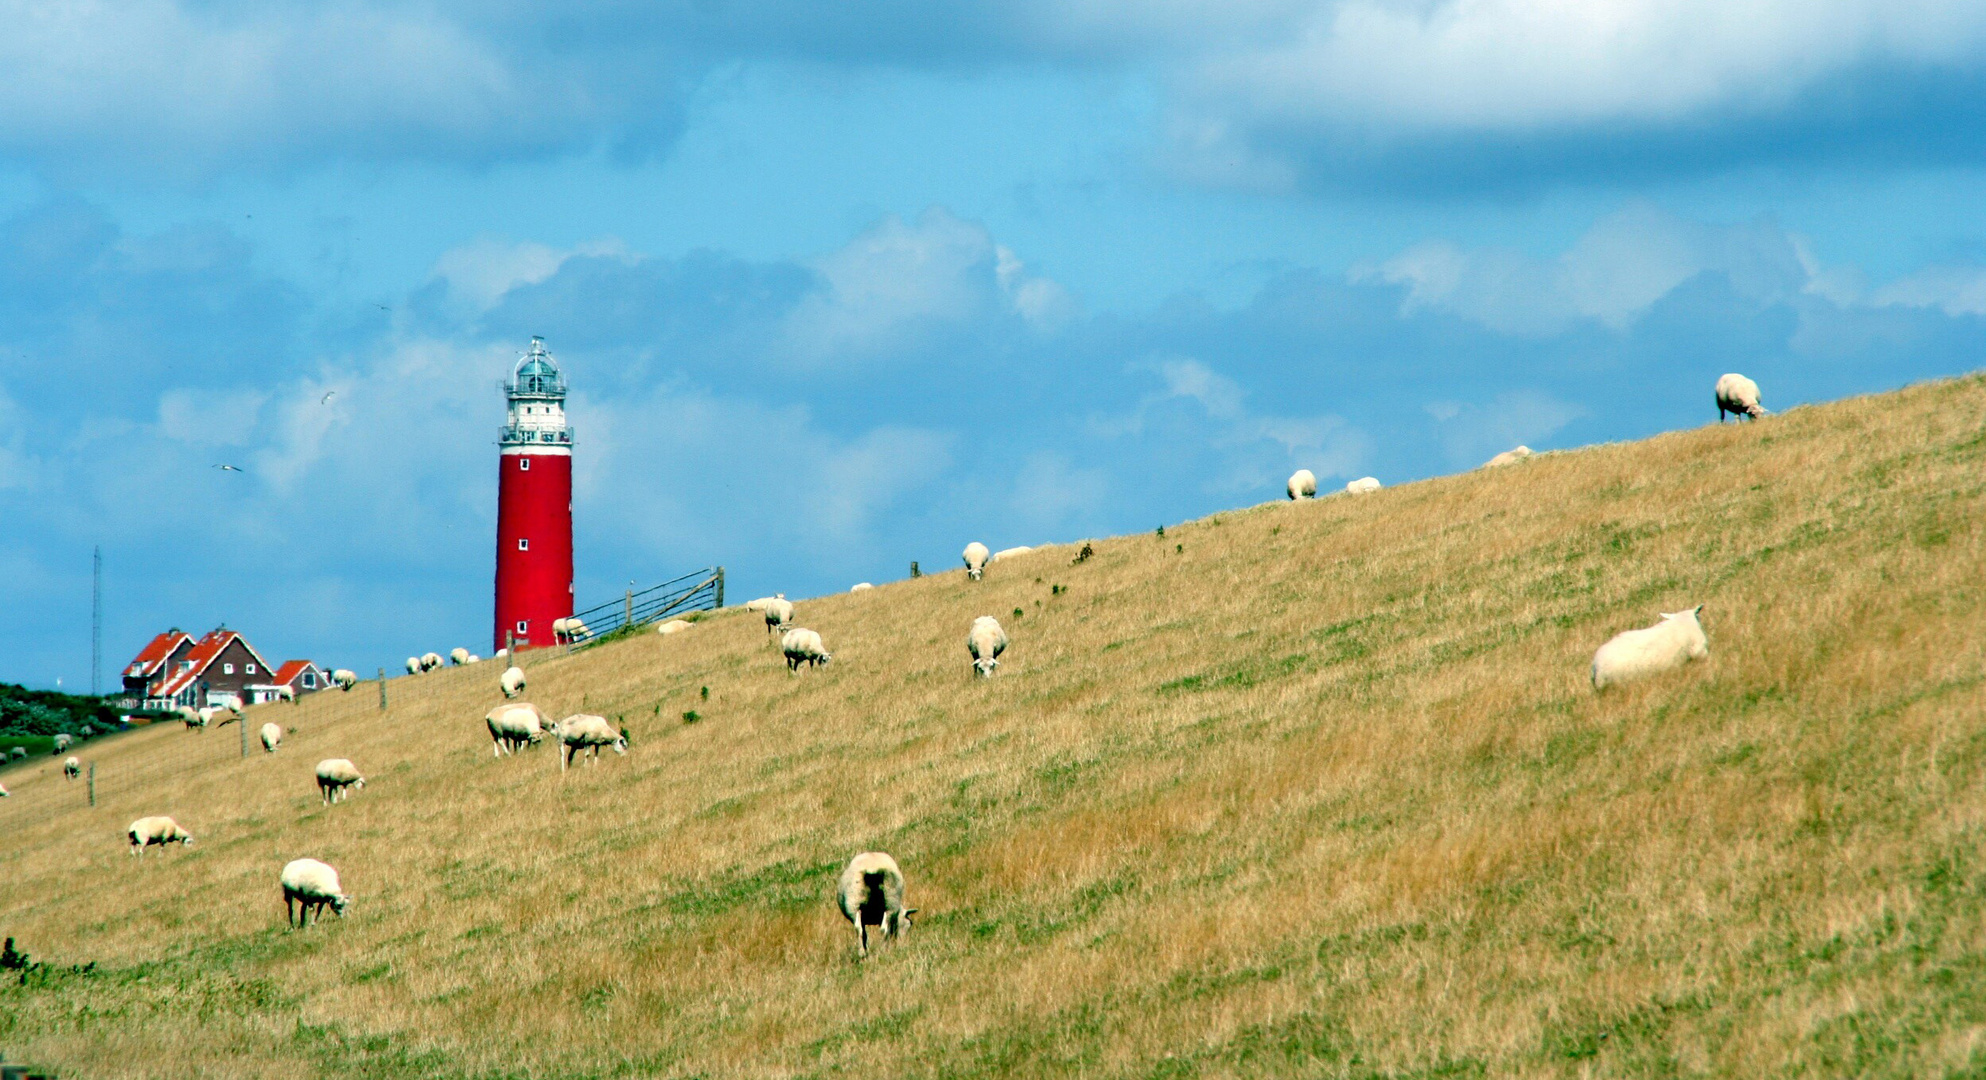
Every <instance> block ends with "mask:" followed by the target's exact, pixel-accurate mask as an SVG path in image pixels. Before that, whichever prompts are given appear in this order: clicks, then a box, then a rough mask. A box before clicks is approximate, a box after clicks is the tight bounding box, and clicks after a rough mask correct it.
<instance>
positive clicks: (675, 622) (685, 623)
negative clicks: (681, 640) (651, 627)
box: [655, 619, 696, 634]
mask: <svg viewBox="0 0 1986 1080" xmlns="http://www.w3.org/2000/svg"><path fill="white" fill-rule="evenodd" d="M695 625H696V624H695V623H693V622H691V621H689V620H688V619H670V620H669V621H668V622H665V623H663V624H662V625H660V626H658V627H656V628H655V632H656V633H658V634H680V633H682V632H683V631H685V630H688V629H689V628H690V627H692V626H695Z"/></svg>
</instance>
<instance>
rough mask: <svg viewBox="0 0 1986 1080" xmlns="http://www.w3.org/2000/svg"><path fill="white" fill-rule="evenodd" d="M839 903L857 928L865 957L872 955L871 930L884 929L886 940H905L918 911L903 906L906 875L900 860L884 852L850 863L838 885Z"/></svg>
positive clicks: (872, 852) (843, 871) (862, 856)
mask: <svg viewBox="0 0 1986 1080" xmlns="http://www.w3.org/2000/svg"><path fill="white" fill-rule="evenodd" d="M835 895H836V899H837V900H838V901H839V903H840V906H841V914H842V917H843V918H846V919H847V920H848V921H849V922H852V923H854V924H855V939H856V942H857V943H858V944H859V945H860V947H861V954H860V955H862V956H864V957H866V956H868V955H869V928H870V927H871V926H878V927H881V928H882V931H883V937H884V938H886V939H888V938H897V937H901V936H902V935H903V934H904V932H905V931H907V930H909V929H910V917H911V916H912V915H915V914H917V909H916V908H907V907H904V906H903V871H902V870H899V869H897V865H896V860H895V859H892V858H890V857H889V856H888V855H885V854H883V853H882V852H880V851H865V852H863V853H862V854H860V855H857V856H855V857H854V858H853V859H850V860H848V866H847V868H846V869H844V870H842V872H841V880H840V881H839V882H838V883H836V887H835Z"/></svg>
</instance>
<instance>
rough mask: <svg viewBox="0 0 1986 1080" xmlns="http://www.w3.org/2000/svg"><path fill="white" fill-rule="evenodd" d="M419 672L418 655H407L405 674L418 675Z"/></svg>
mask: <svg viewBox="0 0 1986 1080" xmlns="http://www.w3.org/2000/svg"><path fill="white" fill-rule="evenodd" d="M420 673H421V658H420V657H418V656H409V657H408V658H407V674H409V675H419V674H420Z"/></svg>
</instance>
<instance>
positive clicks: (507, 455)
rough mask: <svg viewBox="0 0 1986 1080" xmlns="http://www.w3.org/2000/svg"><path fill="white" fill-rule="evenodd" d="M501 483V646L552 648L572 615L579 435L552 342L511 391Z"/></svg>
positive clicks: (525, 363)
mask: <svg viewBox="0 0 1986 1080" xmlns="http://www.w3.org/2000/svg"><path fill="white" fill-rule="evenodd" d="M503 390H504V396H505V397H506V398H508V399H509V403H510V411H509V414H508V415H507V416H506V417H505V419H504V424H503V434H502V438H501V439H500V444H501V445H502V447H503V452H502V455H501V456H500V457H499V459H498V460H499V461H500V462H501V463H502V468H501V469H500V470H499V476H498V480H497V557H496V643H495V644H494V645H493V646H491V647H492V648H496V649H500V648H503V647H504V644H505V641H506V640H507V639H509V638H511V637H514V638H515V640H516V642H517V646H518V647H519V648H524V647H526V646H541V645H550V644H552V621H553V620H554V619H563V618H565V617H566V616H568V615H571V614H572V429H571V428H569V427H567V426H566V422H565V379H564V377H563V376H561V375H560V374H559V366H558V365H557V364H556V363H554V362H553V361H552V355H551V354H550V353H548V352H546V351H545V339H543V338H537V337H534V338H532V339H531V351H530V352H528V353H525V354H524V359H522V360H519V361H518V362H517V370H516V372H514V373H513V374H512V376H511V380H510V382H508V383H506V384H505V385H504V388H503Z"/></svg>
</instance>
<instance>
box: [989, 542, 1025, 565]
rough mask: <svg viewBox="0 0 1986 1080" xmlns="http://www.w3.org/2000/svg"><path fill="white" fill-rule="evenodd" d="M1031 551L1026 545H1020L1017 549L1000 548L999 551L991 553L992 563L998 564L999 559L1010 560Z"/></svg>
mask: <svg viewBox="0 0 1986 1080" xmlns="http://www.w3.org/2000/svg"><path fill="white" fill-rule="evenodd" d="M1033 550H1034V549H1033V548H1031V547H1029V546H1027V545H1026V544H1022V545H1020V546H1019V547H1010V548H1001V549H1000V550H998V551H996V552H994V553H993V558H992V561H993V562H999V561H1000V560H1001V559H1012V558H1015V557H1017V556H1020V555H1025V554H1027V553H1028V552H1030V551H1033Z"/></svg>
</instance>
